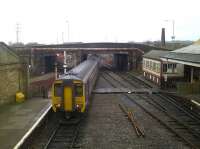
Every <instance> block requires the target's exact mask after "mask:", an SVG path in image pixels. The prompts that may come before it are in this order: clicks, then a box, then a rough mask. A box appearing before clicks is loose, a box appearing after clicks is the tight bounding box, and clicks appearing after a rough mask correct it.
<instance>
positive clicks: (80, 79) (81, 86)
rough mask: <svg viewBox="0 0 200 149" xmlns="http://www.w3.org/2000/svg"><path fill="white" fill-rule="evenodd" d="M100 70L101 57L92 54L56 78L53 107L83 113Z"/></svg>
mask: <svg viewBox="0 0 200 149" xmlns="http://www.w3.org/2000/svg"><path fill="white" fill-rule="evenodd" d="M98 70H99V58H98V57H97V56H91V57H90V58H88V59H87V60H86V61H84V62H82V63H81V64H79V65H78V66H76V67H75V68H73V69H72V70H70V71H69V72H68V73H67V74H64V75H62V76H60V77H59V78H58V79H57V80H55V82H54V84H53V87H52V108H53V110H54V112H58V111H63V112H64V113H65V114H66V115H67V114H71V113H77V112H78V113H83V112H85V110H86V109H87V106H88V104H89V98H90V95H91V92H92V89H93V87H94V85H95V82H96V79H97V76H98Z"/></svg>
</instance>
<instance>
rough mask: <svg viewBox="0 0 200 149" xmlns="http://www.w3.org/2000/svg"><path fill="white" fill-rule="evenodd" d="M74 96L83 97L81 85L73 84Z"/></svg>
mask: <svg viewBox="0 0 200 149" xmlns="http://www.w3.org/2000/svg"><path fill="white" fill-rule="evenodd" d="M75 96H77V97H80V96H83V86H82V84H75Z"/></svg>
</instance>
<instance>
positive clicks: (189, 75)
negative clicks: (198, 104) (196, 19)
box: [161, 40, 200, 93]
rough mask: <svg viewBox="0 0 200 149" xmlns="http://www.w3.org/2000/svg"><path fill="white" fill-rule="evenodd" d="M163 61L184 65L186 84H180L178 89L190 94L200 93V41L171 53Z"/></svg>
mask: <svg viewBox="0 0 200 149" xmlns="http://www.w3.org/2000/svg"><path fill="white" fill-rule="evenodd" d="M161 59H162V60H163V61H166V62H169V63H177V64H180V65H183V67H184V72H183V74H184V80H183V81H184V83H178V84H177V87H178V89H180V90H182V91H183V92H188V93H200V83H199V82H200V40H198V41H197V42H195V43H194V44H192V45H190V46H187V47H184V48H180V49H177V50H174V51H171V52H169V53H168V54H166V55H164V56H162V58H161Z"/></svg>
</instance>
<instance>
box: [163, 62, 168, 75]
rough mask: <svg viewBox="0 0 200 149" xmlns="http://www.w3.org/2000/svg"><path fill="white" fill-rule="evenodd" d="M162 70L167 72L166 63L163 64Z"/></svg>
mask: <svg viewBox="0 0 200 149" xmlns="http://www.w3.org/2000/svg"><path fill="white" fill-rule="evenodd" d="M163 72H164V73H165V72H167V64H163Z"/></svg>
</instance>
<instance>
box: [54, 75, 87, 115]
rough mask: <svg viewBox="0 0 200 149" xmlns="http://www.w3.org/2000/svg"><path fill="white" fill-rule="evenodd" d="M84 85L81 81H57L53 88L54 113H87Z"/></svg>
mask: <svg viewBox="0 0 200 149" xmlns="http://www.w3.org/2000/svg"><path fill="white" fill-rule="evenodd" d="M84 90H85V89H84V83H83V82H82V80H79V79H77V78H76V79H70V78H68V79H59V80H56V81H55V82H54V84H53V88H52V108H53V110H54V112H58V111H62V112H65V113H72V112H73V113H74V112H78V113H83V112H84V111H85V93H84Z"/></svg>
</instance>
